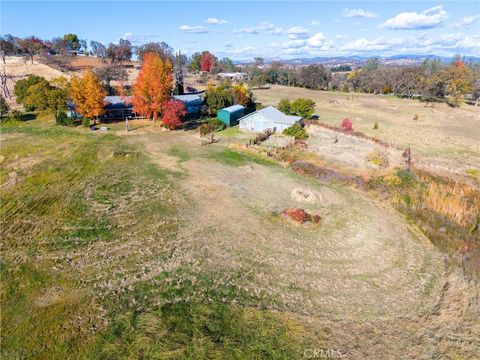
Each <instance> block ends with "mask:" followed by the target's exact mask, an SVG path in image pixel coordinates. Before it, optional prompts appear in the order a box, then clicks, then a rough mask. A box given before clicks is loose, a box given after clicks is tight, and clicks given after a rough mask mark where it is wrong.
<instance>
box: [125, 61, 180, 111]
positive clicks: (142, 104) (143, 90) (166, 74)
mask: <svg viewBox="0 0 480 360" xmlns="http://www.w3.org/2000/svg"><path fill="white" fill-rule="evenodd" d="M172 89H173V76H172V63H171V62H170V61H168V60H162V58H161V57H160V56H159V55H158V54H149V53H147V54H145V55H144V59H143V64H142V69H141V70H140V73H139V74H138V77H137V81H136V82H135V84H134V86H133V99H132V103H133V110H134V111H135V112H136V113H138V114H142V115H144V116H146V117H148V118H150V119H153V120H156V119H158V116H159V114H160V113H161V111H162V106H163V104H164V103H165V102H166V101H167V100H169V99H170V97H171V94H172Z"/></svg>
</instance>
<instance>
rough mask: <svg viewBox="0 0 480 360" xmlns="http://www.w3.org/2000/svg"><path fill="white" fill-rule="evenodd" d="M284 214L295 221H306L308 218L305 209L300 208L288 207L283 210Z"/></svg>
mask: <svg viewBox="0 0 480 360" xmlns="http://www.w3.org/2000/svg"><path fill="white" fill-rule="evenodd" d="M282 214H283V216H286V217H288V218H290V219H292V220H294V221H298V222H300V223H304V222H306V221H307V220H308V214H307V212H306V211H305V210H303V209H299V208H287V209H285V210H283V212H282Z"/></svg>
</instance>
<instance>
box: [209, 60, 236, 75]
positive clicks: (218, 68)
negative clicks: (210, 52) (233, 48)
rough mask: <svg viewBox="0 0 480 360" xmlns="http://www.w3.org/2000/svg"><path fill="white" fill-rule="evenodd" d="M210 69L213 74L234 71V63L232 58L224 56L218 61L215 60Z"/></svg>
mask: <svg viewBox="0 0 480 360" xmlns="http://www.w3.org/2000/svg"><path fill="white" fill-rule="evenodd" d="M210 71H211V72H212V73H214V74H218V73H220V72H234V71H235V64H234V63H233V61H232V59H230V58H228V57H224V58H222V59H221V60H220V61H215V63H214V64H213V67H212V69H211V70H210Z"/></svg>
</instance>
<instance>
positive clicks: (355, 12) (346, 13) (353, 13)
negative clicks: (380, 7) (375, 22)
mask: <svg viewBox="0 0 480 360" xmlns="http://www.w3.org/2000/svg"><path fill="white" fill-rule="evenodd" d="M342 16H343V17H361V18H366V19H371V18H375V17H377V16H378V15H377V14H376V13H374V12H373V11H368V10H363V9H344V10H343V11H342Z"/></svg>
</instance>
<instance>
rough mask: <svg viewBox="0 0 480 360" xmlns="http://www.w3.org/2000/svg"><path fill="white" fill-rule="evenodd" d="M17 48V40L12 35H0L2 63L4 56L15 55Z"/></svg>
mask: <svg viewBox="0 0 480 360" xmlns="http://www.w3.org/2000/svg"><path fill="white" fill-rule="evenodd" d="M17 50H18V49H17V41H16V39H15V38H14V37H13V36H12V35H10V34H7V35H2V36H0V56H1V57H2V60H3V63H4V64H5V63H6V62H5V57H7V56H12V55H15V54H16V53H17Z"/></svg>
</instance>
